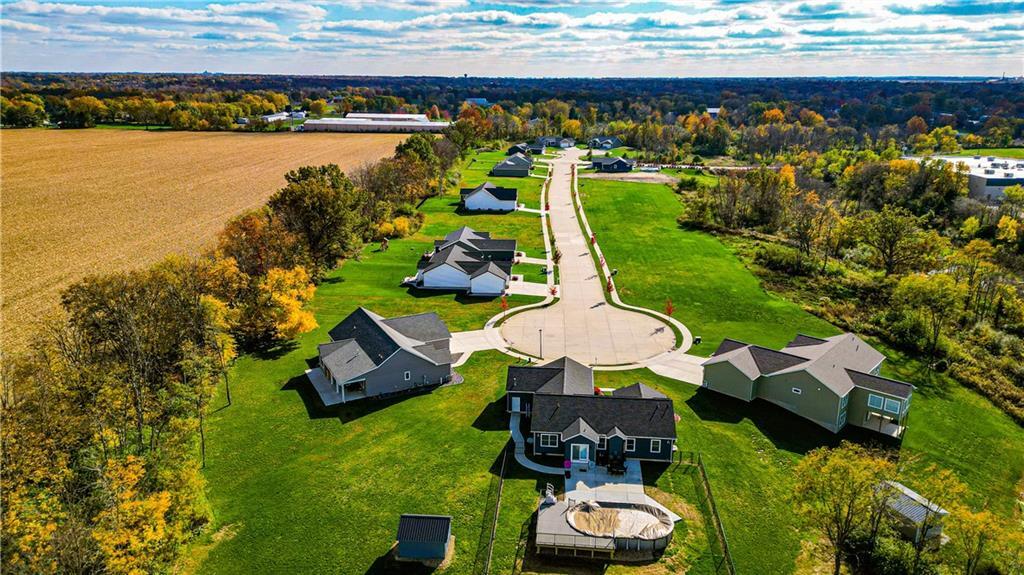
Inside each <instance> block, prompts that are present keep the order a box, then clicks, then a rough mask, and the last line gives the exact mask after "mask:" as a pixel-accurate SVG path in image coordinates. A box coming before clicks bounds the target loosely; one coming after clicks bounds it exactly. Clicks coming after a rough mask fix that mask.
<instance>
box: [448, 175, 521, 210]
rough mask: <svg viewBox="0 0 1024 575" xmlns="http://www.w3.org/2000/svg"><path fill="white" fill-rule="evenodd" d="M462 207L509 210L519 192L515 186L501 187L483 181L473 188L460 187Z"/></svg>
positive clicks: (514, 205) (468, 208)
mask: <svg viewBox="0 0 1024 575" xmlns="http://www.w3.org/2000/svg"><path fill="white" fill-rule="evenodd" d="M459 193H460V195H461V197H462V207H463V208H465V209H466V210H469V211H485V212H511V211H514V210H515V209H516V202H517V201H518V199H519V194H518V192H517V191H516V189H515V188H503V187H501V186H496V185H494V184H492V183H491V182H484V183H482V184H480V185H479V186H477V187H475V188H462V190H460V192H459Z"/></svg>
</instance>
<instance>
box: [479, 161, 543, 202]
mask: <svg viewBox="0 0 1024 575" xmlns="http://www.w3.org/2000/svg"><path fill="white" fill-rule="evenodd" d="M504 159H505V152H504V151H502V150H498V151H494V152H476V153H474V154H472V155H471V156H470V157H469V158H467V159H466V162H465V163H464V164H463V166H462V180H461V182H460V183H459V185H460V187H463V188H470V187H474V186H479V185H480V184H482V183H484V182H491V183H493V184H494V185H496V186H503V187H506V188H516V189H517V190H519V203H520V204H526V207H528V208H538V209H539V208H540V207H541V206H540V189H541V186H542V185H543V184H544V180H543V179H541V178H535V177H527V178H496V177H494V176H491V175H489V174H490V171H491V168H493V167H494V165H495V164H497V163H499V162H501V161H502V160H504ZM534 172H535V173H536V174H539V175H542V176H544V175H547V168H546V167H544V166H535V167H534Z"/></svg>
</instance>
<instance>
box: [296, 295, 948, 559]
mask: <svg viewBox="0 0 1024 575" xmlns="http://www.w3.org/2000/svg"><path fill="white" fill-rule="evenodd" d="M329 336H330V339H331V341H329V342H327V343H324V344H322V345H320V346H319V350H318V352H319V365H318V367H317V368H316V369H315V370H311V371H318V372H319V374H318V375H317V376H311V377H310V379H311V381H313V382H314V386H315V387H316V389H317V391H318V393H319V395H320V397H321V400H322V401H323V402H324V404H325V405H328V406H329V405H335V404H339V403H348V402H351V401H356V400H366V399H370V398H378V397H387V396H392V395H394V394H397V393H409V392H417V391H423V390H429V389H433V388H436V387H438V386H441V385H445V384H446V383H449V382H452V381H454V380H455V379H456V374H455V373H454V371H453V370H452V363H453V362H454V360H455V359H456V358H455V357H454V356H453V354H452V353H451V333H450V332H449V330H448V328H447V326H446V325H445V323H444V322H443V321H442V320H441V319H440V318H439V317H438V316H437V314H436V313H433V312H430V313H422V314H413V315H407V316H400V317H394V318H384V317H382V316H380V315H377V314H375V313H373V312H371V311H369V310H367V309H365V308H358V309H356V310H355V311H353V312H352V313H351V314H350V315H349V316H348V317H346V318H345V319H344V320H342V321H341V322H340V323H339V324H338V325H337V326H335V327H334V328H333V329H331V330H330V331H329ZM797 354H800V355H797ZM783 356H785V357H783ZM797 359H799V360H800V361H797ZM881 362H882V357H881V354H879V353H878V352H877V351H876V350H874V349H873V348H871V347H870V346H868V345H867V344H866V343H865V342H863V341H862V340H860V339H859V338H857V337H856V336H855V335H853V334H843V335H840V336H835V337H832V338H814V337H810V336H805V335H800V336H798V337H797V338H796V339H794V340H793V341H792V342H790V344H788V345H787V346H786V348H784V350H783V351H775V350H770V349H767V348H761V347H757V346H752V345H748V344H742V343H740V342H736V341H735V340H726V341H725V342H723V344H722V346H720V348H719V349H718V350H717V351H716V352H715V354H714V355H713V356H712V358H711V359H709V360H708V361H707V362H705V369H706V373H705V377H706V381H705V386H706V387H707V388H709V389H712V390H714V391H718V392H721V393H725V394H728V395H731V396H733V397H737V398H739V399H742V400H745V401H752V400H754V399H764V400H766V401H768V402H771V403H775V404H776V405H780V406H782V407H784V408H785V409H788V410H790V411H793V412H794V413H798V414H800V415H802V416H804V417H808V418H809V419H812V420H814V421H816V422H818V423H819V424H821V425H822V426H823V427H826V428H827V429H830V430H831V431H839V430H841V429H842V427H843V424H846V423H849V424H853V425H862V424H863V423H865V422H868V421H870V419H871V417H872V414H871V413H869V412H872V411H874V412H876V415H879V416H881V415H883V414H885V413H890V414H892V415H897V414H896V412H897V411H899V412H900V414H899V417H905V414H906V407H909V398H910V393H911V392H912V389H913V388H912V386H910V385H909V384H906V383H903V382H898V381H895V380H889V379H885V378H880V377H879V376H877V375H875V373H877V371H878V367H879V366H880V364H881ZM716 366H720V367H716ZM734 372H739V373H740V374H742V376H738V375H737V374H736V373H734ZM840 373H846V377H848V378H849V380H848V381H844V382H841V383H840V381H839V380H838V379H836V378H837V377H838V374H840ZM787 376H789V377H787ZM839 385H843V386H845V387H846V388H847V391H846V394H847V395H846V396H847V400H846V401H843V400H842V399H840V400H839V402H831V403H830V402H829V401H826V400H823V399H822V398H823V397H826V395H827V394H828V393H830V392H834V391H836V390H837V389H839V387H838V386H839ZM797 389H800V392H799V393H798V392H796V390H797ZM858 390H860V391H858ZM505 391H506V393H505V398H504V404H505V411H506V412H507V413H508V414H509V416H510V419H511V421H512V422H513V423H515V422H517V421H518V422H519V425H520V429H521V430H522V432H523V433H522V435H524V436H525V437H526V439H525V443H526V444H527V445H528V446H529V447H528V451H529V454H530V456H531V457H534V458H541V459H554V460H556V461H562V462H564V467H565V468H566V469H567V470H568V469H570V468H571V469H573V470H574V471H575V470H582V471H584V472H588V471H587V470H589V469H593V470H597V471H595V472H600V473H605V472H601V471H600V469H606V470H607V471H606V473H612V474H614V473H622V472H624V471H623V470H625V469H626V468H627V467H628V466H629V465H630V462H636V461H649V462H671V461H672V460H673V458H674V454H675V453H676V452H677V451H678V446H677V441H678V437H677V431H676V426H677V422H678V418H677V416H676V414H675V408H674V404H673V401H672V399H671V398H669V397H667V396H666V395H665V394H663V393H661V392H660V391H658V390H656V389H654V388H651V387H649V386H647V385H645V384H643V383H641V382H637V383H634V384H632V385H630V386H627V387H623V388H619V389H614V390H602V389H600V388H598V387H597V386H596V385H595V381H594V374H593V369H592V368H591V367H589V366H586V365H584V364H582V363H580V362H578V361H576V360H574V359H572V358H569V357H562V358H558V359H555V360H553V361H549V362H547V363H542V364H537V365H529V366H510V367H508V368H507V372H506V380H505ZM860 392H863V394H864V395H863V398H862V399H863V401H861V398H858V397H851V396H849V394H850V393H860ZM786 393H791V394H795V395H796V396H799V397H804V398H812V401H809V402H808V403H806V404H793V403H791V402H788V401H782V400H780V399H779V397H780V396H784V395H785V394H786ZM873 396H877V397H879V398H880V399H881V402H878V401H877V400H873V399H871V398H872V397H873ZM889 399H893V400H898V401H900V402H901V405H900V406H896V405H894V404H889V403H888V400H889ZM832 406H834V407H835V408H836V409H837V411H838V412H839V413H842V411H843V409H844V407H845V411H847V412H849V413H851V414H853V413H860V414H861V415H860V416H858V417H862V418H863V419H860V420H858V419H852V418H851V419H848V420H842V419H837V420H835V422H833V421H829V420H830V417H826V416H823V415H820V414H824V413H827V412H828V413H830V412H831V408H832ZM857 410H860V411H857ZM837 417H838V416H837ZM862 426H864V427H867V428H869V429H875V430H876V431H881V432H882V433H889V432H890V430H886V429H880V428H878V427H876V426H874V425H862ZM520 439H522V438H520ZM617 470H618V471H617ZM882 487H884V488H885V489H887V490H888V491H889V492H890V495H889V501H888V506H889V511H890V513H891V515H892V516H893V517H894V518H896V519H897V526H898V528H899V531H900V532H901V533H902V534H903V535H904V536H906V537H907V538H908V539H911V540H914V541H918V540H920V539H932V538H941V535H942V534H941V531H942V524H941V518H942V517H944V516H945V515H946V514H947V512H946V510H944V509H942V508H940V507H938V506H936V505H934V504H933V503H931V502H930V501H928V500H927V499H926V498H924V497H922V496H921V495H919V494H917V493H915V492H914V491H912V490H911V489H909V488H908V487H906V486H904V485H902V484H900V483H898V482H895V481H887V482H886V485H884V486H881V487H880V488H882ZM542 508H543V505H542ZM936 517H937V518H938V519H939V520H938V521H936ZM925 524H928V525H931V527H930V528H929V529H928V530H927V531H925V529H924V525H925ZM450 537H451V518H450V517H447V516H424V515H408V516H403V518H402V519H401V520H400V522H399V535H398V540H399V546H398V551H397V553H398V555H399V556H404V558H408V559H413V560H423V559H440V558H441V557H444V556H445V555H447V554H448V553H450V544H451V541H450ZM598 539H601V538H598ZM573 541H576V540H575V539H573ZM580 541H590V539H588V538H586V537H584V538H582V539H580ZM566 545H568V546H569V547H572V546H573V545H575V543H572V542H570V543H568V544H566V543H564V542H563V543H561V544H559V546H560V547H561V548H563V549H564V548H566ZM590 551H593V550H592V549H591V550H590Z"/></svg>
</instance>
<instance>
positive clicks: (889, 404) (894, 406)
mask: <svg viewBox="0 0 1024 575" xmlns="http://www.w3.org/2000/svg"><path fill="white" fill-rule="evenodd" d="M885 410H886V411H888V412H889V413H895V414H896V415H899V414H900V402H898V401H896V400H895V399H889V398H888V397H887V398H885Z"/></svg>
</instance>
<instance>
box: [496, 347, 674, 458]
mask: <svg viewBox="0 0 1024 575" xmlns="http://www.w3.org/2000/svg"><path fill="white" fill-rule="evenodd" d="M505 391H506V410H507V411H508V412H509V413H519V414H521V416H522V417H524V418H526V419H527V421H528V425H529V435H530V437H532V442H533V454H534V455H551V456H556V457H561V458H563V459H566V460H570V461H572V462H573V463H574V464H578V463H583V464H589V463H597V464H621V463H622V462H623V461H625V460H626V459H637V460H643V461H671V460H672V454H673V452H674V450H675V442H676V425H675V410H674V408H673V405H672V400H671V399H669V398H667V397H666V396H665V395H664V394H662V393H660V392H658V391H656V390H654V389H651V388H650V387H648V386H646V385H644V384H642V383H635V384H633V385H630V386H628V387H624V388H621V389H616V390H615V391H613V392H611V394H610V395H603V394H600V393H599V392H598V391H597V390H595V388H594V373H593V371H592V370H591V369H590V368H589V367H587V366H585V365H583V364H580V363H579V362H576V361H574V360H572V359H570V358H567V357H563V358H561V359H557V360H554V361H552V362H549V363H547V364H544V365H541V366H536V367H517V366H513V367H509V368H508V376H507V379H506V382H505Z"/></svg>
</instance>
